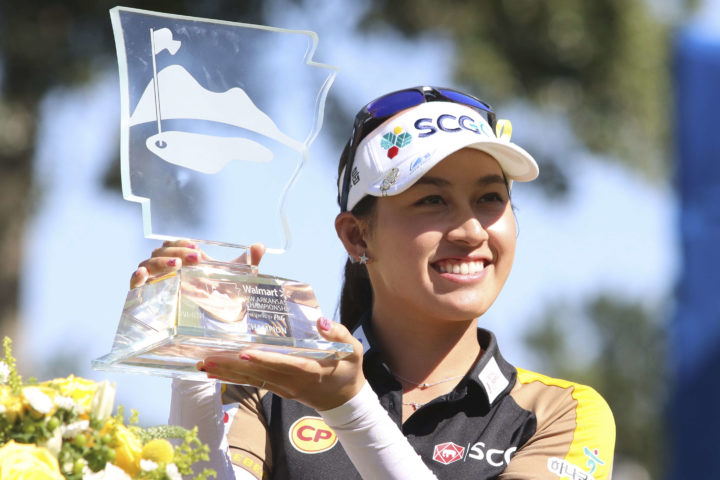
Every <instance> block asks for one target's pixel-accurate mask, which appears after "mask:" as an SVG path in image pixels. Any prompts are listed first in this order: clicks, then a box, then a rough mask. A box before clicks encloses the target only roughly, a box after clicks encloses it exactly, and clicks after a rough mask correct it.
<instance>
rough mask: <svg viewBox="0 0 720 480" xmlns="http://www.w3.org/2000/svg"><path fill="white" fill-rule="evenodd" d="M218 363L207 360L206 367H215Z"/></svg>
mask: <svg viewBox="0 0 720 480" xmlns="http://www.w3.org/2000/svg"><path fill="white" fill-rule="evenodd" d="M215 367H217V365H216V364H215V362H205V368H215Z"/></svg>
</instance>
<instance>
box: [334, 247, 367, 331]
mask: <svg viewBox="0 0 720 480" xmlns="http://www.w3.org/2000/svg"><path fill="white" fill-rule="evenodd" d="M372 299H373V292H372V285H370V278H369V277H368V272H367V268H366V267H365V265H363V264H361V263H353V262H352V261H351V260H350V259H348V260H347V262H346V263H345V280H344V281H343V286H342V291H341V293H340V306H339V310H340V323H342V324H343V325H345V326H346V327H347V329H348V330H350V331H352V330H353V329H354V328H355V327H356V326H357V325H358V323H359V322H360V317H361V316H362V315H363V314H364V313H366V312H369V311H370V310H371V309H372Z"/></svg>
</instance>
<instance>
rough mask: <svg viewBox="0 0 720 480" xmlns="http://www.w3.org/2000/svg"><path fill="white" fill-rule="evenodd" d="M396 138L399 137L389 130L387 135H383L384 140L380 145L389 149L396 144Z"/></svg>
mask: <svg viewBox="0 0 720 480" xmlns="http://www.w3.org/2000/svg"><path fill="white" fill-rule="evenodd" d="M396 138H397V136H396V135H395V134H394V133H392V132H388V133H386V134H385V135H383V137H382V140H381V141H380V146H381V147H382V148H384V149H385V150H387V149H388V148H390V147H392V146H393V145H395V139H396Z"/></svg>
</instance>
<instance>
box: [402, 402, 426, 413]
mask: <svg viewBox="0 0 720 480" xmlns="http://www.w3.org/2000/svg"><path fill="white" fill-rule="evenodd" d="M402 404H403V405H408V406H410V407H412V409H413V412H416V411H417V409H418V408H420V407H422V406H423V405H425V404H424V403H417V402H402Z"/></svg>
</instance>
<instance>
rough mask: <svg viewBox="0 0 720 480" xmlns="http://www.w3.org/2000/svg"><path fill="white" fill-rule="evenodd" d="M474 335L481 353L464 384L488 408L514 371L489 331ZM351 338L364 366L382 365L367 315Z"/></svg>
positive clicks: (508, 384) (511, 379)
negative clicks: (476, 392) (472, 388)
mask: <svg viewBox="0 0 720 480" xmlns="http://www.w3.org/2000/svg"><path fill="white" fill-rule="evenodd" d="M477 335H478V343H479V344H480V347H481V348H482V350H483V353H482V355H481V356H480V358H479V359H478V361H477V362H476V363H475V365H474V366H473V367H472V369H471V370H470V372H469V373H468V375H467V376H466V380H467V382H471V383H474V384H476V385H477V386H479V387H480V388H481V389H482V391H483V392H484V393H485V396H486V399H487V402H488V404H489V406H492V405H494V404H495V403H497V401H498V399H500V398H502V397H503V396H504V395H506V394H507V393H508V392H509V391H510V390H511V389H512V386H513V385H514V384H515V378H516V376H517V371H516V370H515V367H514V366H512V365H511V364H510V363H508V362H507V361H506V360H505V359H504V358H503V356H502V355H501V354H500V349H499V348H498V344H497V340H496V339H495V335H494V334H493V333H492V332H491V331H489V330H485V329H483V328H478V330H477ZM353 336H354V337H355V338H356V339H357V340H359V341H360V343H361V344H362V346H363V351H364V359H363V361H364V362H368V363H369V362H378V363H380V364H382V360H381V355H380V353H381V351H380V346H379V343H378V342H377V341H376V339H375V337H374V335H373V332H372V328H371V327H370V314H369V313H366V314H364V315H363V316H362V317H361V318H360V322H359V323H358V326H357V327H355V330H353ZM383 370H385V368H384V367H383ZM388 375H389V373H388ZM463 383H464V382H461V383H460V385H458V388H463V389H464V388H467V387H466V386H463Z"/></svg>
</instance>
